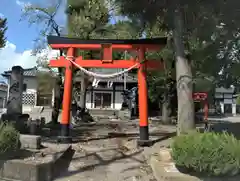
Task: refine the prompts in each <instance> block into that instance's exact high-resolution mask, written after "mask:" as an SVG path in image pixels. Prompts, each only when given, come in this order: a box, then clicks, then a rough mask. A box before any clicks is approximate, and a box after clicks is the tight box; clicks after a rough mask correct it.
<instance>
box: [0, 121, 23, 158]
mask: <svg viewBox="0 0 240 181" xmlns="http://www.w3.org/2000/svg"><path fill="white" fill-rule="evenodd" d="M19 137H20V135H19V133H18V131H17V130H16V129H15V128H14V127H13V126H12V125H11V124H3V123H1V124H0V154H2V153H6V152H9V151H16V150H17V149H18V148H19V145H20V144H19Z"/></svg>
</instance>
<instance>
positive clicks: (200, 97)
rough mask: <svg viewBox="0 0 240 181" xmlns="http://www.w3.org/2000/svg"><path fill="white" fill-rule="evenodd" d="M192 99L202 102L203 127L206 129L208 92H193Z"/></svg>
mask: <svg viewBox="0 0 240 181" xmlns="http://www.w3.org/2000/svg"><path fill="white" fill-rule="evenodd" d="M193 100H194V101H199V102H203V103H204V107H203V110H204V117H203V121H204V123H205V129H208V93H206V92H195V93H193Z"/></svg>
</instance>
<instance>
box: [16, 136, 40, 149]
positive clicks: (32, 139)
mask: <svg viewBox="0 0 240 181" xmlns="http://www.w3.org/2000/svg"><path fill="white" fill-rule="evenodd" d="M20 142H21V147H22V148H26V149H40V148H41V136H36V135H24V134H21V135H20Z"/></svg>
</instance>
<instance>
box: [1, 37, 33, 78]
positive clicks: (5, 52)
mask: <svg viewBox="0 0 240 181" xmlns="http://www.w3.org/2000/svg"><path fill="white" fill-rule="evenodd" d="M0 62H1V64H0V73H2V72H3V71H6V70H9V69H11V67H12V66H15V65H20V66H22V67H23V68H31V67H34V66H36V57H34V56H32V55H31V50H25V51H24V52H22V53H17V52H16V45H14V44H12V43H10V42H7V43H6V46H5V47H4V48H2V49H0Z"/></svg>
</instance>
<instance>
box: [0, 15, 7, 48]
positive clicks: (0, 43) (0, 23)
mask: <svg viewBox="0 0 240 181" xmlns="http://www.w3.org/2000/svg"><path fill="white" fill-rule="evenodd" d="M6 30H7V19H3V18H0V48H3V47H4V46H5V43H6V38H5V32H6Z"/></svg>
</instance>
